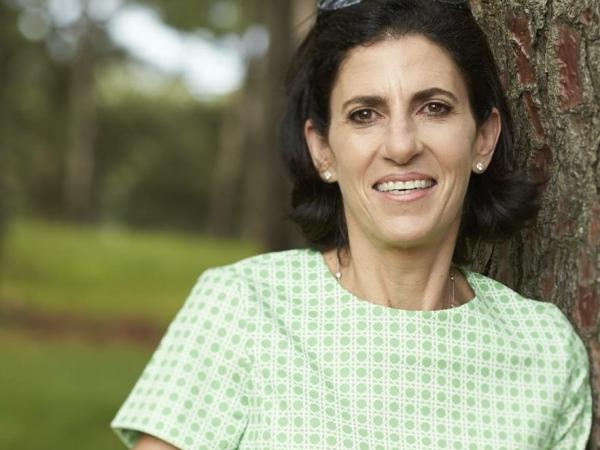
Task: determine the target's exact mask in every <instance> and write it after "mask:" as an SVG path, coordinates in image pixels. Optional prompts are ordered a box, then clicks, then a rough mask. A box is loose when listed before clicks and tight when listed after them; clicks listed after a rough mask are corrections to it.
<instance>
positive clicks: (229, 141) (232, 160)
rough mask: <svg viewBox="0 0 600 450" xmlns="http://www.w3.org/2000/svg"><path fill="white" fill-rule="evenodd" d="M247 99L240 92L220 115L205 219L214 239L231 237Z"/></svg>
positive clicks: (240, 165) (236, 203) (234, 217)
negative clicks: (207, 214)
mask: <svg viewBox="0 0 600 450" xmlns="http://www.w3.org/2000/svg"><path fill="white" fill-rule="evenodd" d="M247 97H248V94H247V92H241V93H240V95H237V96H236V97H235V98H234V99H232V101H231V102H230V103H228V104H227V105H226V106H225V107H224V108H223V111H222V113H221V122H220V129H219V139H218V142H219V148H218V150H217V155H216V162H215V170H214V175H213V176H214V178H213V182H212V189H211V201H210V206H209V207H210V210H209V217H208V231H209V232H210V233H211V234H214V235H216V236H221V237H226V236H232V235H233V232H234V224H235V219H236V215H235V211H236V206H237V205H238V202H237V196H238V192H239V184H240V179H241V174H242V156H243V152H244V128H243V127H242V126H240V125H241V124H243V123H244V121H245V120H246V114H247V112H248V111H252V109H251V108H248V106H249V105H247V104H246V103H247Z"/></svg>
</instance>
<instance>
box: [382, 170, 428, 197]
mask: <svg viewBox="0 0 600 450" xmlns="http://www.w3.org/2000/svg"><path fill="white" fill-rule="evenodd" d="M416 180H432V181H433V185H432V186H430V187H428V188H426V189H415V190H413V191H411V192H409V193H408V194H403V195H398V194H392V193H390V192H381V191H378V190H377V189H375V186H377V185H378V184H381V183H387V182H390V181H393V182H396V181H416ZM436 186H437V181H436V179H435V178H433V177H432V176H429V175H425V174H423V173H418V172H409V173H396V174H390V175H386V176H385V177H383V178H380V179H379V180H377V182H375V184H373V191H375V192H376V193H377V194H378V195H382V196H383V197H384V198H385V199H386V200H391V201H393V202H395V203H408V202H412V201H415V200H419V199H421V198H423V197H426V196H428V195H429V194H430V193H431V192H432V191H433V190H434V189H435V188H436Z"/></svg>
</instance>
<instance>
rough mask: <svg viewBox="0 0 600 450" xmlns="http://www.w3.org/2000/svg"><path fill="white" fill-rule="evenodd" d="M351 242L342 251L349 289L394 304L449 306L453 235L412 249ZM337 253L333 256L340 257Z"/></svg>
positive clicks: (344, 282) (342, 270) (409, 307)
mask: <svg viewBox="0 0 600 450" xmlns="http://www.w3.org/2000/svg"><path fill="white" fill-rule="evenodd" d="M351 242H353V245H352V247H351V248H349V249H347V250H346V251H344V250H342V251H340V273H341V275H342V276H341V278H340V279H339V281H340V283H341V284H342V286H343V287H344V288H345V289H346V290H348V291H350V292H352V293H353V294H355V295H356V296H357V297H360V298H363V299H367V300H369V301H371V302H373V303H377V304H380V305H383V306H388V307H392V308H400V309H405V310H420V311H432V310H438V309H445V308H448V307H450V301H451V298H452V288H453V285H452V283H451V282H450V276H451V263H452V254H453V251H454V245H455V240H454V239H453V240H444V241H442V242H440V243H439V245H433V246H429V247H419V248H410V249H405V248H397V247H389V246H375V245H369V243H368V242H364V241H361V240H352V239H351ZM336 253H337V252H336V251H335V250H334V251H333V252H332V255H331V256H333V258H335V259H336V260H337V255H336ZM331 256H330V258H331ZM336 265H337V264H336ZM334 267H336V266H334ZM334 273H335V271H334ZM452 273H453V274H456V270H455V271H453V272H452ZM456 300H458V299H456ZM454 304H455V305H457V304H458V301H455V302H454Z"/></svg>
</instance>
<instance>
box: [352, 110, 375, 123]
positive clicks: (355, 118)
mask: <svg viewBox="0 0 600 450" xmlns="http://www.w3.org/2000/svg"><path fill="white" fill-rule="evenodd" d="M376 114H377V113H376V112H375V111H374V110H372V109H358V110H356V111H354V112H352V113H351V114H350V120H351V121H352V122H355V123H359V124H367V123H370V122H372V121H373V120H375V119H376Z"/></svg>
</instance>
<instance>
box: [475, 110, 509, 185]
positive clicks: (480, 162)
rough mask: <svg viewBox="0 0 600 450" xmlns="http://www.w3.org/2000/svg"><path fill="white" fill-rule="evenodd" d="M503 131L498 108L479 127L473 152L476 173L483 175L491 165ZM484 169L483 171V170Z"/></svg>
mask: <svg viewBox="0 0 600 450" xmlns="http://www.w3.org/2000/svg"><path fill="white" fill-rule="evenodd" d="M501 130H502V121H501V119H500V112H499V111H498V108H496V107H494V108H492V111H491V112H490V115H489V117H488V118H487V119H486V120H485V122H484V123H483V124H481V126H480V127H479V130H478V131H477V137H476V139H475V146H474V152H473V167H472V170H473V171H474V172H475V173H482V172H484V171H485V169H486V168H487V167H488V166H489V165H490V162H491V161H492V157H493V156H494V151H495V150H496V145H497V144H498V139H499V137H500V131H501ZM482 169H483V170H482Z"/></svg>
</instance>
